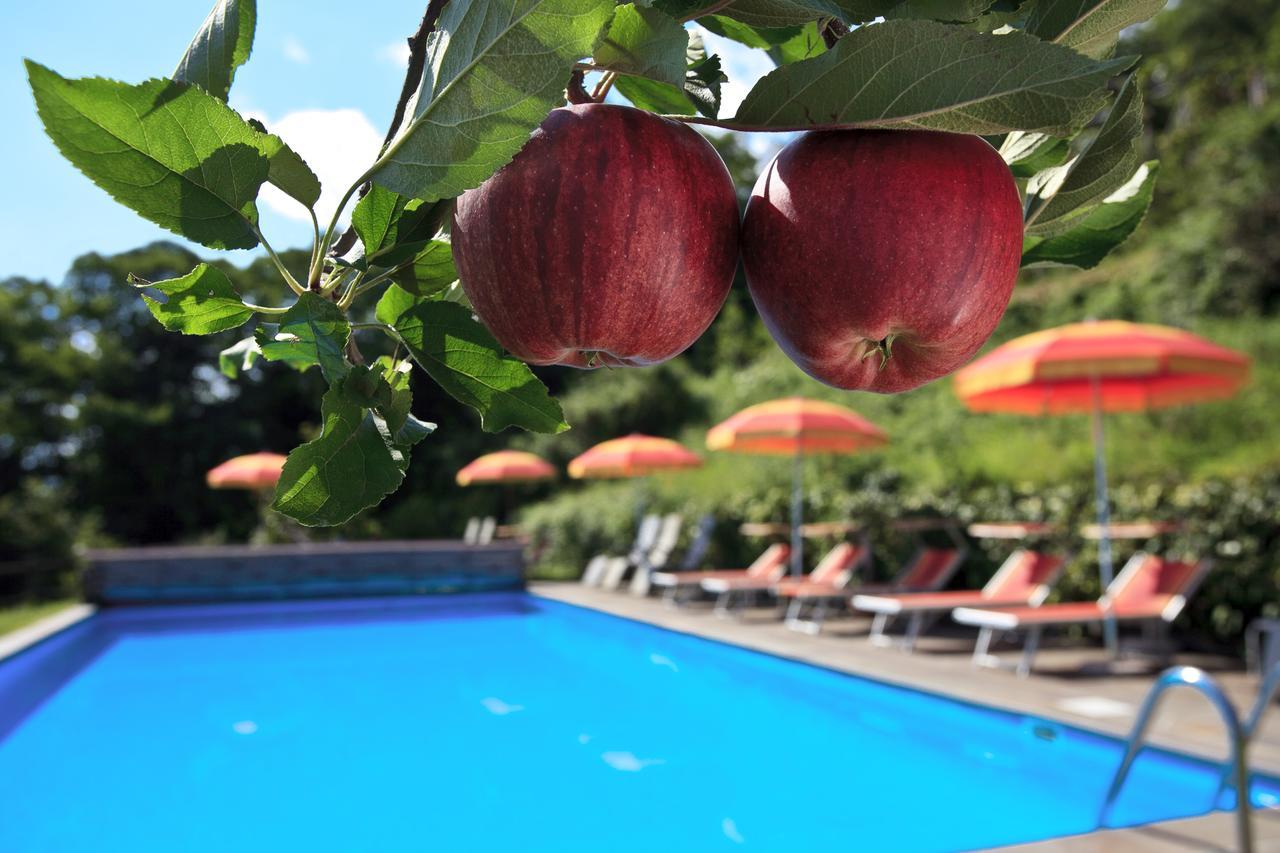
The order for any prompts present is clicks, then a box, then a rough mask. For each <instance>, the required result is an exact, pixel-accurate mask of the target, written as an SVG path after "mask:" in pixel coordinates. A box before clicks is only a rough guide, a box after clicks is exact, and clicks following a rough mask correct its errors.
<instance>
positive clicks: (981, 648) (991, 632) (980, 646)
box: [973, 627, 1000, 667]
mask: <svg viewBox="0 0 1280 853" xmlns="http://www.w3.org/2000/svg"><path fill="white" fill-rule="evenodd" d="M995 632H996V629H995V628H990V627H986V628H983V629H982V630H980V631H979V632H978V641H977V642H976V643H974V646H973V665H974V666H988V667H998V666H1000V659H999V658H997V657H996V656H995V655H993V654H991V651H990V649H991V640H992V639H993V638H994V637H995Z"/></svg>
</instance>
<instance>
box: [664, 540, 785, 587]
mask: <svg viewBox="0 0 1280 853" xmlns="http://www.w3.org/2000/svg"><path fill="white" fill-rule="evenodd" d="M790 556H791V547H790V546H789V545H783V544H776V545H770V546H769V547H768V548H766V549H765V551H764V553H763V554H761V555H760V556H759V557H757V558H756V561H755V562H754V563H752V564H751V565H750V566H748V567H747V568H745V569H707V570H703V571H697V572H658V573H656V574H654V576H653V581H654V583H656V584H657V585H658V586H685V585H690V586H694V585H697V584H700V583H702V582H703V581H704V580H730V581H732V580H744V579H747V580H755V579H762V580H764V581H766V582H767V583H766V585H768V584H769V583H773V582H774V581H776V580H777V579H778V578H779V577H780V576H781V574H782V571H783V570H784V569H785V568H786V565H787V558H788V557H790Z"/></svg>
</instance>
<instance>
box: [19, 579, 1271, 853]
mask: <svg viewBox="0 0 1280 853" xmlns="http://www.w3.org/2000/svg"><path fill="white" fill-rule="evenodd" d="M1119 759H1120V745H1119V743H1118V742H1116V741H1114V740H1112V739H1109V738H1104V737H1100V736H1098V735H1095V734H1092V733H1088V732H1085V731H1082V730H1079V729H1075V728H1071V727H1067V726H1062V725H1060V724H1057V723H1053V722H1049V721H1046V720H1042V719H1037V718H1031V717H1026V716H1022V715H1018V714H1013V713H1007V712H1004V711H999V710H995V709H991V708H984V707H978V706H973V705H968V704H964V703H960V702H955V701H951V700H947V699H944V698H941V697H938V696H933V695H929V694H925V693H920V692H916V691H912V690H907V689H903V688H899V687H893V686H889V685H885V684H882V683H879V682H875V681H869V680H865V679H860V678H855V677H851V676H846V675H842V674H839V673H835V672H831V671H828V670H824V669H820V668H816V667H810V666H806V665H803V664H798V663H794V662H791V661H786V660H782V659H779V658H775V657H771V656H768V655H763V654H759V653H755V652H751V651H747V650H745V649H741V648H737V647H733V646H727V645H722V644H718V643H714V642H710V641H706V640H701V639H698V638H694V637H689V636H685V635H682V634H677V633H673V632H670V631H665V630H662V629H659V628H654V627H651V626H647V625H642V624H638V623H634V622H630V621H627V620H623V619H619V618H616V617H612V616H607V615H604V614H600V613H595V612H592V611H588V610H583V609H579V608H576V607H572V606H570V605H565V604H560V603H557V602H552V601H547V600H545V599H540V598H537V597H535V596H532V595H525V594H522V593H512V594H491V595H468V596H453V597H440V598H416V599H378V600H352V601H342V602H329V603H321V602H305V603H284V604H262V605H243V604H242V605H201V606H195V607H185V608H180V607H159V608H145V609H132V610H113V611H107V612H104V613H101V614H99V615H97V616H94V617H93V618H91V619H89V620H88V621H86V622H84V623H81V624H80V625H77V626H76V627H74V628H72V629H70V630H68V631H65V632H63V633H61V634H59V635H56V636H55V637H53V638H51V639H49V640H47V641H45V642H44V643H42V644H40V645H38V646H36V647H34V648H32V649H30V650H28V651H26V652H24V653H22V654H19V655H18V656H16V657H14V658H11V659H10V660H8V661H5V662H3V663H0V850H5V851H24V853H25V852H26V851H32V853H34V851H71V850H74V851H82V850H95V851H107V850H122V851H123V850H128V851H150V850H166V851H168V850H218V851H227V850H235V851H250V850H253V851H257V850H273V851H275V850H300V849H306V850H343V851H346V850H427V849H430V850H445V851H463V850H465V851H485V850H521V851H529V850H538V851H540V850H555V851H577V850H583V851H586V850H590V851H600V850H609V851H611V853H613V851H630V850H662V851H664V853H674V851H684V850H697V851H703V850H717V849H723V850H733V849H740V848H748V849H756V850H801V849H813V848H816V847H817V845H818V844H819V843H822V844H826V845H832V844H835V845H847V846H849V847H850V848H851V849H862V850H890V849H892V850H966V849H974V848H982V847H989V846H993V845H997V844H1007V843H1013V842H1017V841H1030V840H1034V839H1041V838H1048V837H1052V836H1056V835H1063V834H1068V833H1074V832H1081V831H1086V830H1089V829H1092V828H1093V826H1094V817H1095V814H1096V811H1097V808H1098V804H1099V802H1100V800H1101V797H1102V794H1103V791H1104V789H1105V787H1106V785H1107V783H1108V781H1109V780H1110V776H1111V773H1112V772H1113V770H1114V769H1115V766H1116V764H1117V763H1118V762H1119ZM1216 782H1217V776H1216V770H1215V768H1213V767H1211V766H1210V765H1208V764H1205V763H1202V762H1198V761H1195V760H1193V759H1190V758H1186V757H1179V756H1175V755H1173V754H1170V753H1163V752H1156V751H1148V752H1147V753H1145V754H1144V756H1143V758H1141V759H1140V760H1139V762H1138V765H1137V767H1136V769H1135V772H1134V775H1133V777H1132V779H1131V780H1130V783H1129V785H1128V787H1127V789H1126V791H1125V792H1124V794H1122V796H1121V799H1120V801H1119V804H1118V808H1117V810H1116V813H1115V819H1114V822H1115V823H1116V824H1127V823H1139V822H1148V821H1152V820H1158V819H1166V818H1173V817H1179V816H1186V815H1193V814H1198V813H1202V812H1204V811H1206V810H1207V808H1208V805H1209V801H1210V799H1211V798H1212V795H1213V792H1214V790H1215V788H1216ZM1278 794H1280V785H1278V784H1277V783H1276V781H1275V780H1263V779H1259V780H1256V781H1255V786H1254V798H1255V799H1260V800H1264V801H1269V802H1274V801H1275V799H1274V798H1275V797H1276V796H1277V795H1278ZM1228 796H1229V795H1228ZM1227 804H1228V803H1226V802H1225V798H1224V803H1223V805H1227Z"/></svg>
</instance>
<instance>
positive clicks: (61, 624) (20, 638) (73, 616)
mask: <svg viewBox="0 0 1280 853" xmlns="http://www.w3.org/2000/svg"><path fill="white" fill-rule="evenodd" d="M97 612H98V607H97V605H94V604H88V603H84V602H82V603H80V604H73V605H71V606H70V607H68V608H66V609H65V610H59V611H58V612H57V613H51V614H49V615H48V616H45V617H44V618H42V619H37V620H36V621H35V622H32V623H31V624H30V625H25V626H23V627H21V628H19V629H17V630H16V631H10V632H9V633H8V634H4V635H3V636H0V663H3V662H5V661H7V660H8V659H9V658H12V657H16V656H17V655H20V654H22V653H23V652H25V651H27V650H28V649H30V648H32V647H34V646H38V645H39V644H41V643H43V642H44V641H45V640H48V639H50V638H52V637H55V636H57V635H58V634H61V633H62V632H63V631H66V630H68V629H69V628H74V627H75V626H76V625H79V624H80V623H81V622H83V621H85V620H86V619H88V618H89V617H91V616H93V615H94V614H95V613H97Z"/></svg>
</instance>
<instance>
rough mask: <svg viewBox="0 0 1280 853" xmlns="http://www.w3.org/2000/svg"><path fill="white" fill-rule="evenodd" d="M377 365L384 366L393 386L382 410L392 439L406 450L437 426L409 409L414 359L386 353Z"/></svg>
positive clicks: (388, 379)
mask: <svg viewBox="0 0 1280 853" xmlns="http://www.w3.org/2000/svg"><path fill="white" fill-rule="evenodd" d="M375 364H376V365H377V366H378V367H380V368H381V369H382V371H383V376H384V377H385V378H386V380H387V383H388V385H389V386H390V388H391V402H390V403H389V404H387V405H386V406H384V407H382V408H381V409H380V410H379V411H380V413H381V414H382V417H383V418H384V419H385V420H386V422H387V431H388V432H389V433H390V434H391V438H392V441H393V442H394V443H395V444H396V445H397V446H398V447H401V448H404V449H406V450H407V449H408V448H410V447H412V446H413V445H415V444H417V443H418V442H419V441H422V439H424V438H426V437H427V436H428V435H430V434H431V433H432V432H434V431H435V428H436V425H435V424H432V423H427V422H426V421H424V420H421V419H419V418H416V417H414V415H413V413H412V412H411V411H410V408H411V406H412V405H413V392H412V391H410V390H409V375H410V373H411V371H412V370H413V362H411V361H408V360H404V359H402V360H400V361H392V360H391V356H389V355H383V356H379V357H378V359H377V361H376V362H375ZM406 458H407V454H406Z"/></svg>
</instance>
